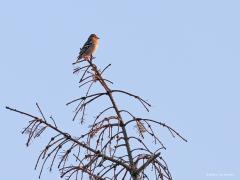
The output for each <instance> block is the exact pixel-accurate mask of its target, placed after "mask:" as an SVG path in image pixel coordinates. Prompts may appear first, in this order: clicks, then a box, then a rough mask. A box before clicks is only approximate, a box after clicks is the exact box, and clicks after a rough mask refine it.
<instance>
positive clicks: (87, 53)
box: [77, 34, 99, 61]
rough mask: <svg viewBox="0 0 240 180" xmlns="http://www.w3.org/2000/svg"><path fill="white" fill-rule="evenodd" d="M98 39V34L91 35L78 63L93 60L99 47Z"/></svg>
mask: <svg viewBox="0 0 240 180" xmlns="http://www.w3.org/2000/svg"><path fill="white" fill-rule="evenodd" d="M98 39H99V37H97V35H96V34H91V35H90V36H89V38H88V40H87V41H86V42H85V44H84V45H83V47H82V48H81V49H80V52H79V56H78V58H77V61H79V60H81V59H84V60H88V61H89V60H91V59H92V57H93V56H92V55H93V53H94V52H95V51H96V49H97V47H98Z"/></svg>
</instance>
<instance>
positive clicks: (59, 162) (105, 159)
mask: <svg viewBox="0 0 240 180" xmlns="http://www.w3.org/2000/svg"><path fill="white" fill-rule="evenodd" d="M93 61H94V58H92V59H91V60H90V61H86V60H80V61H77V62H75V63H73V64H74V65H80V66H79V67H77V68H75V69H74V73H78V74H80V81H79V83H80V85H79V87H80V88H81V89H82V92H83V93H84V95H83V96H82V97H79V98H77V99H74V100H72V101H71V102H69V103H67V105H70V104H74V103H75V104H76V108H75V111H74V112H75V114H74V117H73V120H76V119H79V120H80V122H81V123H80V127H82V126H86V123H84V122H85V121H86V120H85V119H86V110H87V109H88V107H89V106H90V105H95V106H97V105H99V102H100V101H101V100H102V101H103V102H104V103H105V105H106V107H104V106H103V105H100V107H101V108H102V109H101V110H100V112H98V114H97V115H96V116H95V117H94V113H97V112H94V111H93V110H91V112H90V114H91V116H92V118H93V117H94V118H93V119H91V118H90V117H89V118H88V119H87V122H88V123H90V125H89V126H88V127H87V128H85V129H87V131H86V133H81V134H80V135H77V136H73V135H72V134H71V132H65V131H64V130H62V129H60V128H59V127H58V126H57V123H56V121H55V120H54V119H53V118H52V117H50V118H49V119H47V118H45V116H44V114H43V112H42V110H41V108H40V107H39V105H38V104H36V105H37V108H38V110H39V112H40V115H39V116H37V115H32V114H30V113H26V112H23V111H20V110H17V109H13V108H11V107H6V108H7V109H9V110H11V111H14V112H17V113H20V114H22V115H24V116H27V117H29V118H30V119H31V120H30V121H29V124H28V125H27V127H26V128H24V130H23V132H22V133H23V134H24V133H25V134H27V135H28V139H27V146H28V145H29V143H30V142H31V141H32V140H33V139H35V138H37V137H39V136H40V135H42V133H43V132H45V131H46V130H47V129H50V130H52V131H53V133H54V135H53V136H52V137H51V138H50V139H49V141H48V143H47V144H46V145H45V146H44V148H43V150H42V151H41V153H40V155H39V157H38V160H37V163H36V166H35V169H36V168H37V167H40V173H39V178H40V177H41V174H42V171H43V168H44V166H46V165H47V164H48V166H50V168H49V170H50V171H52V169H53V167H54V166H57V168H58V170H59V171H60V174H61V177H64V178H66V179H74V178H75V179H76V180H77V179H83V178H84V177H85V178H86V177H88V178H89V179H92V180H93V179H98V180H100V179H133V180H140V179H154V178H155V179H161V180H172V176H171V174H170V172H169V169H168V166H167V164H166V162H165V160H164V159H163V157H162V154H161V153H162V150H164V149H166V148H165V146H164V145H163V143H162V139H160V138H159V133H158V132H157V130H158V129H159V127H163V128H166V129H167V130H169V132H170V133H171V135H172V136H173V137H175V136H177V137H179V138H180V139H182V140H183V141H186V142H187V140H186V139H185V138H183V137H182V136H181V135H180V134H179V133H178V132H177V131H175V130H174V129H173V128H171V127H170V126H168V125H166V124H165V123H162V122H159V121H156V120H152V119H147V118H142V117H138V116H136V115H134V114H133V113H131V112H130V110H129V109H128V108H127V109H120V107H119V104H118V103H117V102H116V95H117V96H118V95H119V94H122V95H124V96H127V97H129V98H133V100H136V101H137V102H138V103H140V104H141V105H142V106H143V108H145V109H146V110H147V111H149V107H150V104H149V103H148V102H147V101H145V100H144V99H142V98H141V97H139V96H137V95H134V94H132V93H129V92H127V91H123V90H119V89H111V88H110V84H112V82H111V81H110V80H108V79H106V78H105V77H103V73H104V72H105V70H106V69H108V68H109V67H110V66H111V64H109V65H108V66H106V67H105V68H103V70H100V69H99V68H98V67H97V66H96V64H94V63H93ZM99 85H100V87H97V86H99ZM94 88H95V89H94ZM83 89H84V90H83ZM93 89H94V90H95V91H96V90H97V91H100V92H97V91H96V93H93ZM103 97H106V98H103ZM96 109H97V108H96ZM133 128H135V130H133ZM82 129H84V128H81V131H80V132H83V130H82ZM136 131H137V132H138V133H135V132H136ZM145 137H146V138H145ZM149 138H151V139H152V141H153V142H154V144H153V145H151V146H149V145H147V144H148V142H146V141H147V140H146V139H148V141H149ZM151 143H152V142H151ZM59 157H60V158H59ZM153 177H154V178H153Z"/></svg>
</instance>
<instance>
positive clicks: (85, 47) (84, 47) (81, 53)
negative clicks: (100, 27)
mask: <svg viewBox="0 0 240 180" xmlns="http://www.w3.org/2000/svg"><path fill="white" fill-rule="evenodd" d="M92 44H93V42H92V41H91V40H90V39H88V40H87V41H86V42H85V44H84V45H83V47H82V48H81V49H80V52H79V56H78V60H79V59H81V58H82V55H83V54H84V53H85V52H86V51H87V50H88V48H89V47H91V46H92Z"/></svg>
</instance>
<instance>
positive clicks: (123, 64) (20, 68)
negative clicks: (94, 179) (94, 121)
mask: <svg viewBox="0 0 240 180" xmlns="http://www.w3.org/2000/svg"><path fill="white" fill-rule="evenodd" d="M239 8H240V2H239V1H237V0H228V1H226V0H194V1H193V0H192V1H190V0H181V1H176V0H173V1H162V0H155V1H153V0H151V1H142V0H140V1H139V0H138V1H136V0H132V1H127V0H122V1H118V2H113V1H110V0H102V1H96V0H95V1H79V0H68V1H63V0H52V1H46V0H42V1H30V0H22V1H17V0H9V1H1V2H0V22H1V28H0V39H1V41H0V48H1V53H0V59H1V66H0V68H1V70H0V78H1V82H2V86H1V94H0V99H1V101H0V103H1V107H2V108H1V109H0V114H1V120H2V125H1V126H0V136H1V150H0V159H1V164H0V171H1V173H0V178H1V179H37V178H38V172H36V171H34V170H33V168H34V165H35V161H36V158H37V154H38V153H39V151H40V149H41V147H42V146H43V145H44V137H42V138H41V139H40V140H39V143H36V142H35V143H33V144H32V146H31V147H30V148H26V147H25V145H24V143H25V137H24V136H22V135H21V134H20V131H21V130H22V128H23V127H24V125H26V121H25V119H24V118H23V117H22V116H19V115H17V114H14V113H10V112H8V111H6V110H5V109H4V107H5V106H6V105H9V106H13V107H16V108H19V109H22V110H25V111H27V112H32V113H37V110H36V107H35V102H38V103H39V104H40V105H41V107H42V108H43V110H44V112H45V113H46V114H48V115H53V116H55V118H56V119H57V121H58V123H59V124H60V125H62V126H64V127H66V128H69V129H70V128H71V127H72V126H71V118H72V108H69V107H66V106H65V103H66V102H68V101H69V100H71V99H72V98H74V97H78V95H79V89H78V88H77V81H78V78H77V77H76V76H73V75H72V65H71V63H72V62H73V61H74V60H75V58H76V57H77V55H78V51H79V48H80V47H81V46H82V45H83V43H84V41H85V40H86V39H87V37H88V36H89V34H91V33H96V34H98V36H99V37H100V38H101V39H100V46H99V49H98V51H97V54H96V57H97V59H96V61H97V64H98V65H99V66H104V65H107V64H108V63H112V67H111V69H110V70H109V71H108V72H107V73H106V76H108V77H110V79H111V80H112V81H114V82H115V85H114V87H116V88H121V89H124V90H129V91H130V92H134V93H135V94H138V95H140V96H142V97H143V98H144V99H148V100H149V102H150V103H151V104H152V105H153V107H152V109H151V111H150V113H145V112H142V110H141V109H140V108H139V109H138V108H136V107H135V104H129V108H130V109H134V110H138V112H139V115H142V116H144V117H149V118H153V119H156V120H159V121H164V122H166V123H167V124H169V125H171V126H172V127H174V128H175V129H177V130H178V131H179V132H181V134H183V135H184V136H185V137H186V138H187V139H188V140H189V142H188V143H185V142H182V141H180V140H179V139H172V138H171V135H170V134H169V135H166V136H164V142H165V144H166V145H167V151H166V152H164V157H165V159H166V161H167V162H168V165H169V168H170V170H171V172H172V175H173V177H174V179H176V180H190V179H195V180H203V179H204V180H205V179H206V180H215V179H218V180H219V179H224V180H225V179H226V180H237V179H239V176H240V169H239V167H240V156H239V152H240V144H239V137H240V131H239V127H240V122H239V119H240V111H239V109H240V95H239V92H240V85H239V77H240V71H239V69H240V62H239V59H240V51H239V49H240V33H239V32H240V25H239V17H240V11H239ZM119 100H120V102H119V103H120V104H121V103H122V104H124V101H121V99H119ZM74 128H76V127H75V126H74ZM42 179H43V180H50V179H58V174H57V173H48V172H45V173H44V175H43V177H42ZM59 179H60V178H59Z"/></svg>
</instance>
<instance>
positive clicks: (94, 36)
mask: <svg viewBox="0 0 240 180" xmlns="http://www.w3.org/2000/svg"><path fill="white" fill-rule="evenodd" d="M89 38H91V39H99V37H97V35H96V34H91V35H90V36H89Z"/></svg>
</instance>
